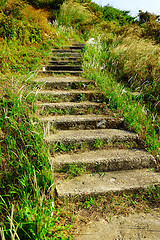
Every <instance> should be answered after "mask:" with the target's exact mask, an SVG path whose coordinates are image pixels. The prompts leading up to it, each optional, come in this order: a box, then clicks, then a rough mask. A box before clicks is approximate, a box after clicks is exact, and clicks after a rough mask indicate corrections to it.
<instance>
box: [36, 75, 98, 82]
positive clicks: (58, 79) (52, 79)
mask: <svg viewBox="0 0 160 240" xmlns="http://www.w3.org/2000/svg"><path fill="white" fill-rule="evenodd" d="M32 82H33V83H39V82H45V83H70V82H71V83H73V82H75V83H77V82H78V83H79V82H82V83H83V82H84V83H93V84H94V83H95V82H94V81H93V80H87V79H84V78H81V77H76V76H72V77H42V78H37V79H34V80H32Z"/></svg>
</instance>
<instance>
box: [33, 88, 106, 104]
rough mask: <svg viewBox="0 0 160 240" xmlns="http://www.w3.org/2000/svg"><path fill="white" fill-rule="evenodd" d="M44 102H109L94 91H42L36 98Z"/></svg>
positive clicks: (101, 94)
mask: <svg viewBox="0 0 160 240" xmlns="http://www.w3.org/2000/svg"><path fill="white" fill-rule="evenodd" d="M36 98H37V100H40V101H42V102H62V101H64V102H69V101H71V102H82V101H86V100H88V101H96V102H102V103H103V102H108V100H107V99H106V97H105V96H104V94H103V93H102V92H100V91H94V90H77V89H75V90H52V91H50V90H41V91H40V92H38V94H37V96H36Z"/></svg>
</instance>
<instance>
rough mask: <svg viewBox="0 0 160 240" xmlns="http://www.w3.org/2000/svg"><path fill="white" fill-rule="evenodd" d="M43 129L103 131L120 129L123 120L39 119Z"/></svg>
mask: <svg viewBox="0 0 160 240" xmlns="http://www.w3.org/2000/svg"><path fill="white" fill-rule="evenodd" d="M39 120H40V122H42V123H43V126H44V127H46V126H47V127H48V126H49V129H53V128H56V129H60V130H71V129H72V130H73V129H74V130H76V129H83V130H84V129H105V128H122V127H123V121H124V120H123V118H120V117H118V116H115V115H114V114H112V116H106V115H66V116H47V117H41V118H39Z"/></svg>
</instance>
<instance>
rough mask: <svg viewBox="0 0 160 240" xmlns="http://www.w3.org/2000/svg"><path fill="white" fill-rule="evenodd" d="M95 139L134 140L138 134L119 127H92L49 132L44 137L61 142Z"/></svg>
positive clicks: (49, 140) (79, 141)
mask: <svg viewBox="0 0 160 240" xmlns="http://www.w3.org/2000/svg"><path fill="white" fill-rule="evenodd" d="M96 139H101V140H102V141H105V142H106V141H107V142H109V141H111V142H116V141H122V142H125V141H136V140H138V135H137V134H135V133H132V132H128V131H125V130H119V129H96V130H95V129H94V130H64V131H59V132H57V133H56V134H51V135H48V136H46V137H45V141H46V142H47V143H52V142H62V143H65V144H66V143H71V144H73V143H82V142H93V141H95V140H96Z"/></svg>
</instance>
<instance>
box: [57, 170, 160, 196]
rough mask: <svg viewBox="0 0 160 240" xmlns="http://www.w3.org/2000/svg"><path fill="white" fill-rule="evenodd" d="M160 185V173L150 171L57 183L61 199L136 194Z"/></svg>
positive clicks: (116, 173) (58, 194) (81, 178)
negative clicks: (140, 190) (125, 193)
mask: <svg viewBox="0 0 160 240" xmlns="http://www.w3.org/2000/svg"><path fill="white" fill-rule="evenodd" d="M159 183H160V173H156V172H154V171H151V170H148V169H140V170H125V171H116V172H105V173H102V174H84V175H82V176H78V177H76V178H74V179H71V180H65V181H61V182H60V181H59V182H58V181H56V180H55V185H56V193H57V196H58V198H59V199H61V200H63V199H67V198H73V199H75V198H78V199H79V200H80V199H81V200H83V199H86V198H88V197H91V196H92V197H96V196H103V195H108V194H110V193H118V192H134V191H136V190H138V189H144V188H147V187H150V186H151V185H158V184H159Z"/></svg>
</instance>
